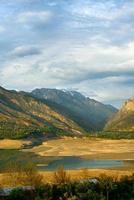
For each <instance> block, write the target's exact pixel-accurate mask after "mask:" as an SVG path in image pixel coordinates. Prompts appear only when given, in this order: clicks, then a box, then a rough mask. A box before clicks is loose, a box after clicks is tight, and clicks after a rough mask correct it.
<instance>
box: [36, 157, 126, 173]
mask: <svg viewBox="0 0 134 200" xmlns="http://www.w3.org/2000/svg"><path fill="white" fill-rule="evenodd" d="M59 166H64V168H65V169H68V170H71V169H72V170H75V169H81V168H89V169H90V168H92V169H93V168H113V167H123V166H124V161H122V160H88V159H84V158H80V157H61V158H60V159H58V160H53V161H51V162H50V163H49V164H48V165H47V166H40V167H39V169H40V170H46V171H54V170H56V169H57V168H58V167H59Z"/></svg>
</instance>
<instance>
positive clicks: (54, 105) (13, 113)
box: [0, 87, 117, 138]
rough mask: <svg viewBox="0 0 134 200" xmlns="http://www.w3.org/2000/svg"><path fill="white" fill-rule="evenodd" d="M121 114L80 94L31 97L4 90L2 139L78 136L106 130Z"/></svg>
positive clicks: (39, 92) (0, 97) (0, 93)
mask: <svg viewBox="0 0 134 200" xmlns="http://www.w3.org/2000/svg"><path fill="white" fill-rule="evenodd" d="M116 112H117V109H116V108H114V107H113V106H111V105H104V104H102V103H100V102H98V101H95V100H93V99H90V98H88V97H85V96H84V95H82V94H81V93H79V92H76V91H67V90H57V89H45V88H43V89H35V90H33V91H32V92H31V93H26V92H17V91H14V90H6V89H4V88H2V87H0V137H1V138H6V137H8V138H21V137H25V136H27V135H29V134H33V133H42V132H43V133H45V134H48V135H53V136H57V135H78V134H84V133H85V132H87V131H96V130H102V129H103V128H104V126H105V125H106V123H107V121H108V120H109V119H110V118H111V117H112V116H113V114H114V113H116Z"/></svg>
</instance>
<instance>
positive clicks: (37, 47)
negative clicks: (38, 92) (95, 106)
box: [0, 0, 134, 106]
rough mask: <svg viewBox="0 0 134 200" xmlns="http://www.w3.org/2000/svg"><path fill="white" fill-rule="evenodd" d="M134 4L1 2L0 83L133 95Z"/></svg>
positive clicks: (115, 100)
mask: <svg viewBox="0 0 134 200" xmlns="http://www.w3.org/2000/svg"><path fill="white" fill-rule="evenodd" d="M133 19H134V1H132V0H126V1H125V0H118V1H117V0H96V1H94V0H8V1H6V0H1V1H0V85H1V86H3V87H6V88H8V89H17V90H26V91H30V90H32V89H34V88H37V87H38V88H41V87H49V88H55V87H56V88H60V89H63V88H67V89H72V90H78V91H80V92H82V93H84V94H85V95H87V96H89V97H91V98H94V99H96V100H99V101H102V102H104V103H112V104H113V105H116V106H119V105H120V104H121V103H122V102H123V101H124V100H125V99H128V98H131V97H133V96H134V20H133Z"/></svg>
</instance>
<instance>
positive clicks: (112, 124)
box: [104, 99, 134, 132]
mask: <svg viewBox="0 0 134 200" xmlns="http://www.w3.org/2000/svg"><path fill="white" fill-rule="evenodd" d="M104 130H106V131H132V132H133V131H134V99H130V100H128V101H126V102H125V103H124V105H123V106H122V108H121V109H120V110H119V111H118V112H117V113H116V114H115V115H113V117H112V118H111V119H110V120H109V121H108V123H107V124H106V125H105V129H104Z"/></svg>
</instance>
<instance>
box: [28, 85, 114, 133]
mask: <svg viewBox="0 0 134 200" xmlns="http://www.w3.org/2000/svg"><path fill="white" fill-rule="evenodd" d="M31 94H32V95H33V96H34V97H36V98H38V99H41V100H44V102H45V103H46V104H47V105H49V106H51V108H53V109H54V110H55V111H56V112H59V113H61V114H62V115H64V116H66V117H68V118H70V119H71V120H73V121H74V122H76V123H77V124H78V125H79V126H81V127H82V128H84V129H85V130H86V131H96V130H102V129H103V128H104V126H105V124H106V123H107V121H108V120H109V118H110V117H111V116H112V115H113V114H114V113H115V112H117V109H116V108H114V107H113V106H111V105H104V104H102V103H100V102H98V101H95V100H93V99H90V98H88V97H85V96H84V95H82V94H81V93H79V92H76V91H68V90H58V89H47V88H42V89H35V90H33V91H32V93H31Z"/></svg>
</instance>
